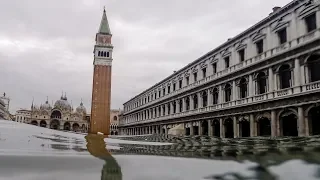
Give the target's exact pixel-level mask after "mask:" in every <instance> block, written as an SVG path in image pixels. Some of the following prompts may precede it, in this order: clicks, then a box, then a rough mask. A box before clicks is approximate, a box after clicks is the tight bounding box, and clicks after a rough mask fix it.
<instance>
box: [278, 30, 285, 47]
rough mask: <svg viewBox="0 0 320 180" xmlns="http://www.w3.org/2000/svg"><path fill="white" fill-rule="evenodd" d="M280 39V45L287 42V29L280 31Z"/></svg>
mask: <svg viewBox="0 0 320 180" xmlns="http://www.w3.org/2000/svg"><path fill="white" fill-rule="evenodd" d="M278 38H279V43H280V44H283V43H286V42H287V29H286V28H284V29H282V30H280V31H278Z"/></svg>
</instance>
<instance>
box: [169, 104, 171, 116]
mask: <svg viewBox="0 0 320 180" xmlns="http://www.w3.org/2000/svg"><path fill="white" fill-rule="evenodd" d="M168 114H171V103H169V104H168Z"/></svg>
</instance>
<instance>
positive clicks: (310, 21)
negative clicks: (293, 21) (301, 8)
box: [305, 13, 317, 32]
mask: <svg viewBox="0 0 320 180" xmlns="http://www.w3.org/2000/svg"><path fill="white" fill-rule="evenodd" d="M305 22H306V26H307V32H311V31H313V30H315V29H317V18H316V13H313V14H311V15H310V16H308V17H306V18H305Z"/></svg>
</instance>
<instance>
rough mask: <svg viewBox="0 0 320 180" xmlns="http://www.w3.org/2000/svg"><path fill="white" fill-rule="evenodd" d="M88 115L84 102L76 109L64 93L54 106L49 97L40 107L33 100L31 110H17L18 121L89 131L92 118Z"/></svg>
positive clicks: (62, 128) (69, 129) (54, 127)
mask: <svg viewBox="0 0 320 180" xmlns="http://www.w3.org/2000/svg"><path fill="white" fill-rule="evenodd" d="M88 116H89V115H88V114H87V111H86V108H85V107H84V105H83V103H82V102H81V103H80V105H79V106H78V107H77V108H76V109H75V110H74V109H73V107H72V105H70V103H69V102H68V99H67V96H66V95H64V96H63V95H62V96H61V98H60V99H59V100H57V101H56V102H55V103H54V105H53V106H51V105H50V104H49V101H48V99H47V101H46V102H45V103H44V104H42V105H41V106H40V107H38V106H36V105H34V104H33V102H32V105H31V109H30V110H18V111H17V112H16V121H17V122H22V123H27V124H32V125H35V126H40V127H46V128H50V129H57V130H66V131H81V132H87V130H88V125H89V120H90V118H88ZM89 117H90V116H89Z"/></svg>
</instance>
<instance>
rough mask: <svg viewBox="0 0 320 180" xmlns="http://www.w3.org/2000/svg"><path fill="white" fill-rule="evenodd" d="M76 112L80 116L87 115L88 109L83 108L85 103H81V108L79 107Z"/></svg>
mask: <svg viewBox="0 0 320 180" xmlns="http://www.w3.org/2000/svg"><path fill="white" fill-rule="evenodd" d="M76 111H77V113H79V114H87V110H86V108H85V107H84V106H83V103H82V102H81V103H80V106H79V107H77V109H76Z"/></svg>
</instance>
